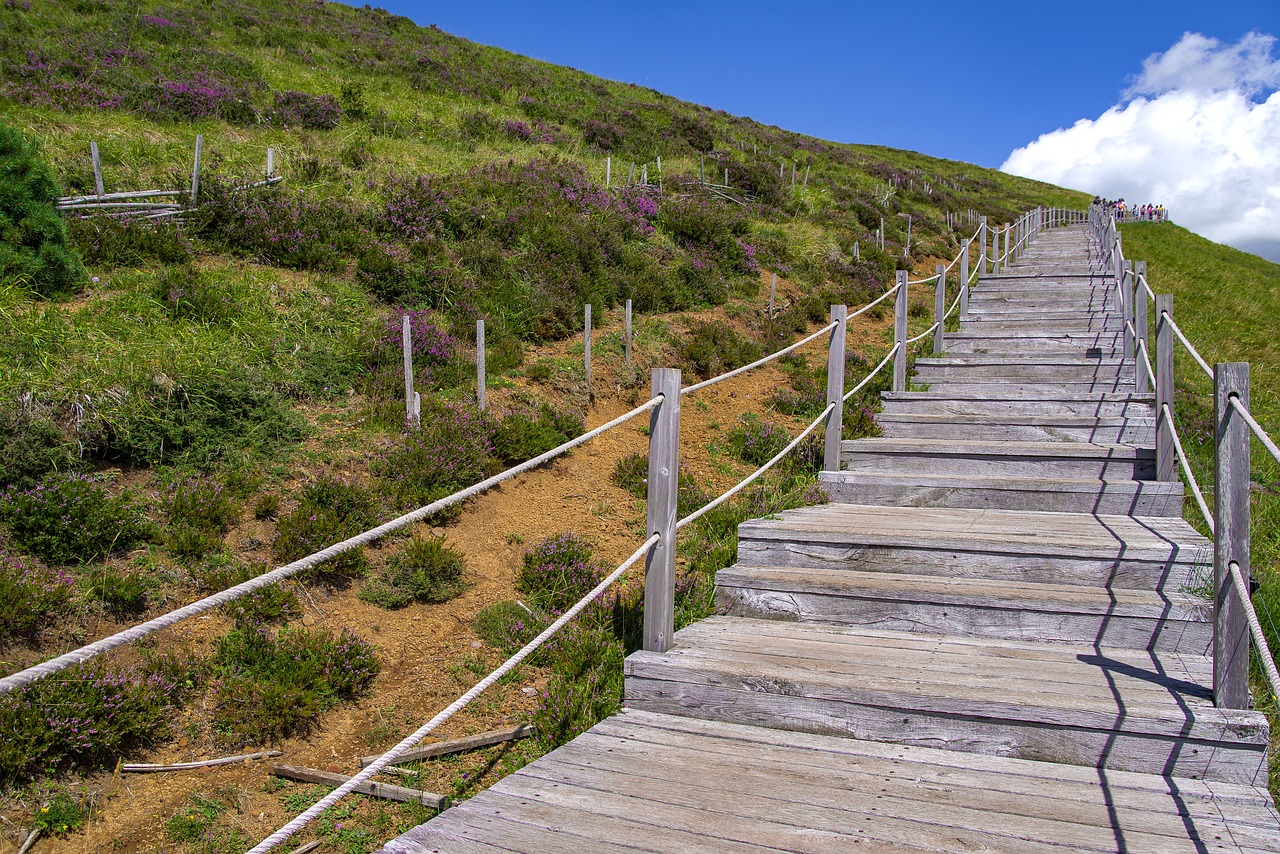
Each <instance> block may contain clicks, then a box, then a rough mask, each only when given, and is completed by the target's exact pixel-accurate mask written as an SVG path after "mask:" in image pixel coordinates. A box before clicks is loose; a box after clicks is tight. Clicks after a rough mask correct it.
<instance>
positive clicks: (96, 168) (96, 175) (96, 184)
mask: <svg viewBox="0 0 1280 854" xmlns="http://www.w3.org/2000/svg"><path fill="white" fill-rule="evenodd" d="M89 158H90V159H91V160H93V188H94V189H95V190H96V191H97V192H98V195H99V196H101V195H102V194H104V193H105V192H106V191H107V190H106V187H104V186H103V185H102V161H101V160H100V159H99V158H98V143H96V142H93V141H92V140H91V141H90V142H89Z"/></svg>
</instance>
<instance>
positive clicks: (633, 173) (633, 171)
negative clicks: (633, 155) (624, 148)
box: [627, 160, 636, 184]
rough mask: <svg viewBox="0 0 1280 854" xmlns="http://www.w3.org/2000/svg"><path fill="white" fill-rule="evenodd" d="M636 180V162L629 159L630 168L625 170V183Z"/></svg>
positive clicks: (631, 182)
mask: <svg viewBox="0 0 1280 854" xmlns="http://www.w3.org/2000/svg"><path fill="white" fill-rule="evenodd" d="M635 182H636V162H635V161H634V160H632V161H631V168H630V169H629V170H628V171H627V183H628V184H634V183H635Z"/></svg>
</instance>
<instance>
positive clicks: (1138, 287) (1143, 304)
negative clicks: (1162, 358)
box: [1133, 261, 1155, 394]
mask: <svg viewBox="0 0 1280 854" xmlns="http://www.w3.org/2000/svg"><path fill="white" fill-rule="evenodd" d="M1146 277H1147V262H1146V261H1135V262H1133V328H1134V329H1136V330H1137V332H1138V340H1137V342H1135V343H1134V345H1133V346H1134V349H1135V350H1137V351H1139V352H1145V353H1146V354H1147V358H1148V359H1150V358H1151V338H1150V331H1151V330H1150V325H1149V324H1148V323H1147V289H1146V288H1145V287H1143V285H1142V282H1140V281H1138V279H1139V278H1142V279H1146ZM1139 344H1141V345H1142V346H1139ZM1133 367H1134V370H1135V371H1136V373H1135V374H1134V378H1135V381H1136V382H1135V386H1136V388H1137V391H1138V394H1146V393H1147V392H1148V391H1150V390H1151V389H1150V388H1149V386H1148V385H1147V381H1148V379H1149V377H1147V371H1146V369H1145V368H1144V367H1143V366H1142V365H1134V366H1133ZM1151 370H1152V372H1153V373H1154V371H1155V366H1154V365H1152V367H1151Z"/></svg>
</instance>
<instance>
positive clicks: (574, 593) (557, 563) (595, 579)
mask: <svg viewBox="0 0 1280 854" xmlns="http://www.w3.org/2000/svg"><path fill="white" fill-rule="evenodd" d="M602 578H604V569H603V568H602V567H601V566H600V564H599V563H598V562H597V561H596V560H595V558H594V557H593V555H592V552H591V545H590V544H589V543H588V542H587V541H586V540H584V539H582V538H581V537H579V536H578V535H577V534H573V533H565V534H560V535H559V536H555V537H548V538H547V539H545V540H543V541H542V542H540V543H538V544H537V545H535V546H534V547H533V548H531V549H530V550H529V551H527V552H525V553H524V558H523V560H522V562H521V565H520V569H519V570H518V571H517V573H516V589H517V590H519V591H521V592H522V593H525V594H526V595H528V597H529V600H530V601H531V602H533V603H534V604H535V605H537V606H538V607H540V608H544V609H547V610H549V611H563V610H565V609H567V608H568V607H569V606H570V605H572V604H574V603H575V602H577V601H578V600H579V599H581V598H582V597H583V596H585V595H586V594H587V593H588V592H589V591H590V590H591V589H592V588H593V587H595V586H596V585H597V584H599V583H600V580H601V579H602Z"/></svg>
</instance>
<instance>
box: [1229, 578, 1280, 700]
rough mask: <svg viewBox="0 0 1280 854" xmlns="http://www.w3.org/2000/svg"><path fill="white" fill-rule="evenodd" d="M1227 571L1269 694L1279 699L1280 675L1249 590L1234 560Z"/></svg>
mask: <svg viewBox="0 0 1280 854" xmlns="http://www.w3.org/2000/svg"><path fill="white" fill-rule="evenodd" d="M1227 569H1229V570H1230V571H1231V581H1232V587H1234V588H1235V591H1236V594H1237V595H1239V597H1240V602H1241V604H1243V605H1244V614H1245V618H1246V619H1247V620H1248V621H1249V634H1251V635H1253V645H1254V646H1255V647H1257V649H1258V658H1260V659H1262V672H1263V673H1265V674H1266V676H1267V682H1268V683H1269V684H1270V685H1271V693H1272V694H1274V695H1275V696H1276V697H1277V698H1280V673H1277V672H1276V660H1275V658H1273V657H1272V655H1271V647H1270V645H1268V643H1267V636H1266V635H1265V634H1263V633H1262V624H1261V623H1260V622H1258V612H1257V611H1256V610H1254V607H1253V599H1252V598H1251V597H1250V596H1249V588H1248V586H1247V585H1246V584H1245V583H1244V574H1243V573H1241V571H1240V564H1239V563H1237V562H1236V561H1234V560H1233V561H1230V562H1228V563H1227Z"/></svg>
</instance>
